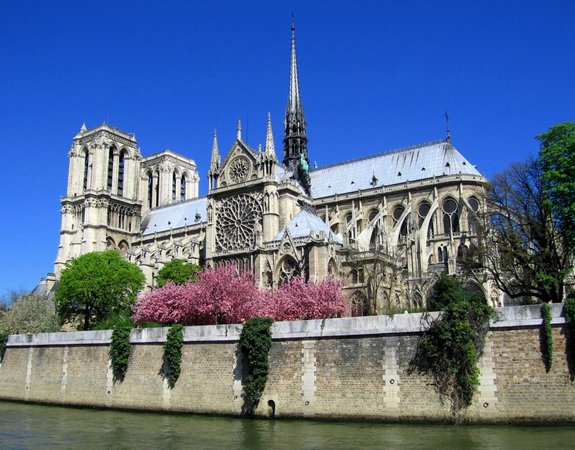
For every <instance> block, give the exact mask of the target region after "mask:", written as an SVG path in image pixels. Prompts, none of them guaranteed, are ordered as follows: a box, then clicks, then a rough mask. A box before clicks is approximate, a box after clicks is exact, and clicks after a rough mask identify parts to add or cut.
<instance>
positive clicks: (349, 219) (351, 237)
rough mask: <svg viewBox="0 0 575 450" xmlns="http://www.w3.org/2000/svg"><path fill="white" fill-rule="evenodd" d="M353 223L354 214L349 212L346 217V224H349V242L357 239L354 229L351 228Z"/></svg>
mask: <svg viewBox="0 0 575 450" xmlns="http://www.w3.org/2000/svg"><path fill="white" fill-rule="evenodd" d="M352 221H353V214H352V213H351V212H348V213H347V214H346V215H345V223H346V224H347V238H348V240H349V242H353V241H354V239H355V234H354V231H355V230H354V229H353V227H352V226H351V224H352Z"/></svg>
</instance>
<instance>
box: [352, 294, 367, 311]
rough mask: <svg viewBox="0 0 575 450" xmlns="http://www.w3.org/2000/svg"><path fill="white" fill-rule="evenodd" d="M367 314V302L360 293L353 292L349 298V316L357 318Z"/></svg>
mask: <svg viewBox="0 0 575 450" xmlns="http://www.w3.org/2000/svg"><path fill="white" fill-rule="evenodd" d="M369 314H370V311H369V302H368V301H367V298H366V297H365V294H364V293H363V292H361V291H355V292H354V293H353V295H352V296H351V315H352V316H354V317H358V316H369Z"/></svg>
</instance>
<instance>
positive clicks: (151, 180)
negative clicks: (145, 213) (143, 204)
mask: <svg viewBox="0 0 575 450" xmlns="http://www.w3.org/2000/svg"><path fill="white" fill-rule="evenodd" d="M153 198H154V177H153V176H152V173H151V172H150V173H148V208H150V209H151V208H152V199H153Z"/></svg>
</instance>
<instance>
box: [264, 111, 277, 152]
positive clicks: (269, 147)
mask: <svg viewBox="0 0 575 450" xmlns="http://www.w3.org/2000/svg"><path fill="white" fill-rule="evenodd" d="M266 155H267V156H271V157H273V158H275V157H276V148H275V146H274V135H273V133H272V116H271V114H270V113H268V129H267V132H266Z"/></svg>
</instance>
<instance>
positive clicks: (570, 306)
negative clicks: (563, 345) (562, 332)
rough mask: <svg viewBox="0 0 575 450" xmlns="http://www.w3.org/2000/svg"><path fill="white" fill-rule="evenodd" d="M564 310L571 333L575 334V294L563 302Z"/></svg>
mask: <svg viewBox="0 0 575 450" xmlns="http://www.w3.org/2000/svg"><path fill="white" fill-rule="evenodd" d="M563 312H564V314H565V321H566V322H567V326H568V327H569V330H570V331H571V333H573V334H574V335H575V296H573V297H569V298H567V299H566V300H565V303H564V304H563Z"/></svg>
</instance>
